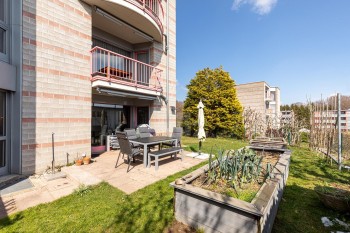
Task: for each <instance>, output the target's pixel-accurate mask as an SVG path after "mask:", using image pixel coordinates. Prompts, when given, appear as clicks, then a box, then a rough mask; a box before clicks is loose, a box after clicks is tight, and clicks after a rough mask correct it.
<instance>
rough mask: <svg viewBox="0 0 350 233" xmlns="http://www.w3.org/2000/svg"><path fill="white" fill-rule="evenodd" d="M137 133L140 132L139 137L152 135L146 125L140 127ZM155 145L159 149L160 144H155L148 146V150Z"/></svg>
mask: <svg viewBox="0 0 350 233" xmlns="http://www.w3.org/2000/svg"><path fill="white" fill-rule="evenodd" d="M139 134H140V138H149V137H152V134H151V130H150V129H149V128H147V127H140V128H139ZM156 146H158V149H160V144H157V145H152V146H148V151H149V150H150V149H154V148H155V147H156Z"/></svg>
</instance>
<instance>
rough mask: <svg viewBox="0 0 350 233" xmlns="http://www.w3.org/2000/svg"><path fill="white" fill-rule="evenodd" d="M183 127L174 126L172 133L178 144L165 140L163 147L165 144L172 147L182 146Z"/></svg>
mask: <svg viewBox="0 0 350 233" xmlns="http://www.w3.org/2000/svg"><path fill="white" fill-rule="evenodd" d="M182 131H183V130H182V128H181V127H174V128H173V133H172V134H171V137H172V138H176V139H177V145H175V142H171V143H170V142H164V143H162V147H163V146H170V147H174V146H177V147H181V137H182Z"/></svg>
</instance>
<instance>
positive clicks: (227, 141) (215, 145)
mask: <svg viewBox="0 0 350 233" xmlns="http://www.w3.org/2000/svg"><path fill="white" fill-rule="evenodd" d="M181 143H182V147H183V148H184V149H185V150H187V151H194V152H197V151H198V147H199V144H198V139H197V138H193V137H182V141H181ZM246 145H248V143H247V142H244V141H240V140H234V139H232V138H207V139H206V140H205V141H204V142H203V143H202V152H204V153H210V152H211V150H213V153H214V154H217V153H218V151H219V150H230V149H239V148H241V147H243V146H246Z"/></svg>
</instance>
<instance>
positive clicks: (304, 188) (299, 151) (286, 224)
mask: <svg viewBox="0 0 350 233" xmlns="http://www.w3.org/2000/svg"><path fill="white" fill-rule="evenodd" d="M292 151H293V154H292V157H291V166H290V169H289V170H290V173H289V177H288V181H287V186H286V188H285V190H284V194H283V199H282V201H281V203H280V206H279V209H278V213H277V217H276V220H275V223H274V227H273V232H276V233H284V232H286V233H287V232H310V233H312V232H315V233H316V232H331V230H333V231H335V230H343V231H349V230H350V229H348V230H346V229H344V227H343V228H341V226H339V225H338V226H336V227H333V228H325V227H324V226H323V225H322V222H321V217H331V218H335V217H337V218H338V219H340V220H344V221H347V222H348V223H350V216H349V215H344V214H343V215H342V214H340V213H338V212H335V211H332V210H330V209H327V208H326V207H324V206H323V204H322V203H321V202H320V201H319V199H318V197H317V195H316V193H315V191H314V187H315V185H317V184H323V183H324V182H327V183H332V182H336V183H344V184H348V185H349V180H350V172H348V171H343V172H339V171H338V170H337V167H336V166H335V165H334V164H333V166H331V165H330V164H329V163H327V162H326V160H325V159H324V158H323V157H322V156H318V155H317V154H316V153H314V152H312V151H310V150H309V149H307V148H292Z"/></svg>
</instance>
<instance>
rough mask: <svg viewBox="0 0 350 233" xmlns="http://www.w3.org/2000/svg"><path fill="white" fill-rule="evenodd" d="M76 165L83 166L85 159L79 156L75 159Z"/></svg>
mask: <svg viewBox="0 0 350 233" xmlns="http://www.w3.org/2000/svg"><path fill="white" fill-rule="evenodd" d="M74 162H75V165H76V166H81V165H82V164H83V158H82V157H79V156H78V155H77V158H76V159H75V161H74Z"/></svg>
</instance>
